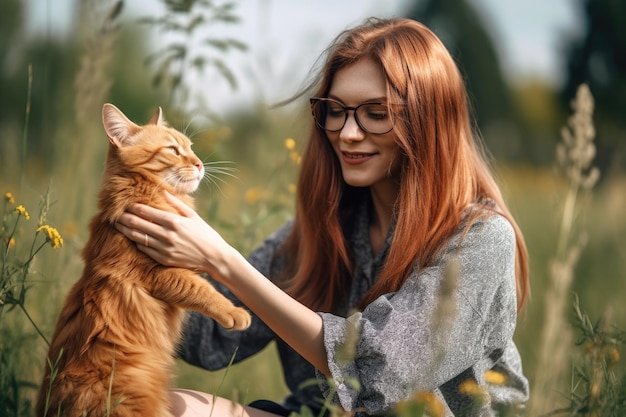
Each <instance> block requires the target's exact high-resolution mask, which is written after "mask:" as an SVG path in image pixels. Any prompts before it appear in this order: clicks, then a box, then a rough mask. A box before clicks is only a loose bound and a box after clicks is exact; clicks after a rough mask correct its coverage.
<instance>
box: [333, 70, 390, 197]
mask: <svg viewBox="0 0 626 417" xmlns="http://www.w3.org/2000/svg"><path fill="white" fill-rule="evenodd" d="M386 92H387V88H386V83H385V78H384V76H383V72H382V70H381V68H380V67H379V65H378V64H377V63H375V62H374V61H372V60H371V59H369V58H363V59H360V60H359V61H357V62H355V63H354V64H351V65H349V66H347V67H344V68H342V69H340V70H339V71H337V73H336V74H335V76H334V77H333V80H332V84H331V88H330V91H329V93H328V97H329V98H331V99H334V100H337V101H339V102H341V103H342V104H343V105H344V106H349V107H356V106H358V105H360V104H362V103H367V102H380V103H386V102H387V97H386ZM368 114H369V113H367V112H359V116H360V121H361V124H362V125H365V126H366V127H367V125H368V124H367V120H366V118H368V117H372V120H375V118H381V117H391V115H390V114H386V115H384V114H382V115H381V114H372V115H370V116H368ZM326 135H327V137H328V140H329V141H330V143H331V144H332V146H333V148H334V150H335V153H336V155H337V158H338V159H339V162H340V163H341V170H342V173H343V178H344V180H345V181H346V183H347V184H349V185H351V186H354V187H375V188H378V187H383V188H385V187H394V188H395V187H397V185H396V184H397V181H396V180H395V179H394V178H397V176H398V172H399V163H398V160H399V158H398V154H399V147H398V145H397V144H396V141H395V139H396V134H395V132H394V130H393V129H391V130H390V131H389V132H387V133H384V134H372V133H368V132H366V131H364V130H363V129H362V128H361V127H360V126H359V124H358V123H357V121H356V119H355V112H354V111H352V110H349V111H348V118H347V120H346V122H345V125H344V126H343V128H341V130H338V131H336V132H330V131H327V132H326ZM380 191H382V190H380Z"/></svg>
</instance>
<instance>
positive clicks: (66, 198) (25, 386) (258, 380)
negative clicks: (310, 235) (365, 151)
mask: <svg viewBox="0 0 626 417" xmlns="http://www.w3.org/2000/svg"><path fill="white" fill-rule="evenodd" d="M111 44H112V43H111V40H110V39H109V38H107V37H103V38H102V39H95V40H94V43H93V44H92V48H86V51H87V52H85V57H84V58H85V59H83V61H82V67H81V68H80V70H79V71H78V73H77V75H76V80H75V81H76V82H75V87H76V88H75V91H73V94H74V98H73V100H74V108H75V109H76V110H75V112H74V114H73V116H72V117H69V118H68V120H67V121H65V122H64V123H62V124H59V125H58V126H57V128H56V130H55V131H51V132H49V137H48V139H49V140H50V142H51V143H52V145H53V152H51V153H50V155H47V156H46V158H48V159H47V160H42V159H37V158H32V159H29V158H26V157H25V155H26V154H27V152H26V150H27V148H28V146H29V145H28V143H29V140H28V139H29V132H28V116H29V107H28V106H27V107H26V109H25V120H26V122H24V125H23V126H22V128H21V130H17V131H16V130H8V129H6V130H3V131H2V132H0V133H1V134H2V136H3V141H4V143H5V144H9V145H5V147H4V148H3V149H4V152H6V154H5V155H3V158H2V159H3V161H4V165H3V166H2V167H0V172H1V174H2V176H1V177H0V198H2V202H1V203H0V210H2V211H1V213H2V226H1V227H2V228H1V229H0V237H1V240H0V247H1V250H2V259H1V261H2V276H1V281H0V417H4V416H12V417H13V416H15V417H18V416H20V417H21V416H29V415H31V414H32V408H31V407H32V401H33V398H34V396H35V394H36V392H37V389H38V384H39V381H40V378H41V374H42V371H43V368H44V366H46V360H45V353H46V350H47V339H48V338H49V337H50V336H51V333H52V330H53V326H54V323H55V321H56V316H57V313H58V311H59V309H60V307H61V304H62V302H63V300H64V297H65V295H66V294H67V292H68V291H69V288H70V287H71V285H72V284H73V283H74V282H75V280H76V279H78V277H79V276H80V274H81V271H82V259H81V257H80V251H81V249H82V247H83V245H84V243H85V241H86V239H87V224H88V222H89V220H90V218H91V216H93V214H95V211H96V194H97V190H98V187H99V185H100V176H101V174H102V168H103V164H104V155H105V151H106V147H107V143H108V142H107V140H106V136H105V135H104V132H103V130H102V126H101V122H100V120H101V119H100V109H101V107H102V104H103V103H104V102H106V101H109V100H110V99H111V98H110V96H109V90H108V89H107V87H106V86H108V85H110V84H107V83H108V81H110V80H109V79H108V77H109V76H108V75H107V74H105V72H104V70H103V69H102V68H106V64H107V60H109V61H110V60H111V59H113V58H112V54H111V53H109V52H110V48H111ZM94 46H95V47H94ZM89 51H92V52H89ZM107 51H108V52H107ZM90 53H91V54H93V55H90ZM104 81H106V82H104ZM182 95H183V96H184V95H185V94H184V93H183V94H182ZM586 99H587V100H591V98H590V97H587V98H586ZM588 105H589V101H588V102H587V106H588ZM120 107H123V106H121V105H120ZM583 107H584V106H583ZM591 108H593V106H591ZM586 109H587V110H589V108H588V107H586ZM164 110H165V117H166V119H168V120H169V121H170V123H171V124H172V125H173V126H174V127H176V128H179V129H181V130H184V131H187V132H188V133H189V134H190V135H191V136H192V139H193V141H194V143H195V150H196V152H197V153H198V155H199V156H200V157H201V159H203V160H204V161H205V162H216V163H222V164H227V165H228V166H230V167H233V168H235V169H236V173H235V176H234V177H229V176H223V177H219V178H218V179H217V180H216V181H215V183H213V184H209V185H206V186H204V187H203V188H202V189H201V190H200V191H199V192H198V193H197V195H196V199H197V202H198V207H199V210H198V211H199V213H200V214H201V215H202V216H203V217H204V218H205V219H207V221H209V222H210V223H211V224H212V225H213V226H214V227H215V228H216V229H217V230H218V231H219V232H220V233H221V234H222V235H223V236H224V237H225V238H226V240H227V241H229V242H231V244H233V245H234V246H235V247H237V248H238V249H239V250H240V251H242V252H243V253H247V252H249V251H251V250H252V249H253V248H254V247H255V246H256V245H257V244H259V243H260V242H261V240H262V239H263V238H264V237H265V236H267V235H268V234H270V233H272V232H273V231H274V230H275V229H276V228H277V227H278V226H279V225H280V224H282V223H283V222H284V221H285V220H287V219H289V218H290V217H291V215H292V213H293V196H294V187H295V186H294V184H295V180H296V175H297V168H298V158H299V152H300V151H301V148H302V146H303V141H304V139H305V137H306V128H305V127H304V126H307V125H308V111H307V109H306V103H295V106H288V107H285V108H279V109H274V110H268V109H265V108H259V107H257V108H255V109H254V111H253V113H254V115H253V116H250V115H241V114H239V115H232V116H230V117H227V118H225V119H224V120H222V121H220V122H219V123H218V122H215V123H211V124H208V125H207V124H205V125H199V126H198V125H196V124H194V123H192V120H193V118H192V117H191V116H190V115H189V114H186V113H185V112H181V111H179V110H177V109H176V108H175V106H171V107H167V106H165V108H164ZM578 110H579V111H578V112H575V111H574V110H573V111H572V114H573V115H574V116H575V115H576V114H578V118H576V117H572V118H570V119H567V118H564V119H563V121H562V124H563V125H564V126H567V127H568V128H567V129H566V131H567V132H569V136H568V134H564V135H563V136H562V137H561V138H556V139H557V140H555V142H556V141H559V143H560V145H559V146H561V147H565V148H566V152H564V154H565V156H564V155H563V152H558V151H557V149H554V160H555V164H554V166H540V167H539V166H532V165H527V164H522V163H516V164H512V163H505V162H503V161H497V160H496V161H494V162H493V168H494V171H495V173H496V176H497V178H498V181H499V183H500V185H501V187H502V190H503V193H504V194H505V198H506V200H507V201H508V202H509V204H510V208H511V210H512V212H513V214H514V215H515V216H516V218H517V219H518V222H519V225H520V227H521V229H522V231H523V233H524V235H525V238H526V243H527V246H528V250H529V256H530V269H531V287H532V297H531V300H530V302H529V304H528V305H527V307H526V309H525V310H524V311H523V312H522V313H521V314H520V316H519V322H518V329H517V332H516V335H515V341H516V343H517V344H518V347H519V348H520V352H521V355H522V359H523V363H524V370H525V373H526V375H527V376H528V378H529V380H530V384H531V393H532V397H531V403H530V405H529V409H528V411H527V413H526V415H527V416H529V417H537V416H542V415H546V416H547V415H564V416H596V417H605V416H609V417H610V416H615V417H623V416H624V415H626V382H625V381H626V380H625V379H624V378H625V375H626V372H625V366H624V362H623V361H620V355H621V354H622V353H623V344H624V340H625V339H626V336H625V333H624V329H626V308H624V307H623V298H624V294H626V281H625V280H624V277H623V271H626V216H624V213H625V212H626V193H625V192H624V190H625V189H626V176H625V175H624V174H623V173H622V172H619V171H615V172H602V173H600V175H599V181H592V180H595V179H596V178H594V177H595V176H596V174H595V171H594V169H593V152H591V153H590V151H589V149H590V147H591V148H593V135H589V127H590V126H591V127H592V121H593V119H592V112H591V113H589V111H587V113H585V112H584V111H582V112H581V111H580V110H581V109H580V108H579V109H578ZM153 111H154V109H153V108H152V109H150V110H149V111H147V112H146V114H145V116H144V120H147V119H148V118H149V115H150V114H151V113H152V112H153ZM583 113H585V114H583ZM581 118H582V120H581ZM144 120H137V122H139V123H142V122H143V121H144ZM580 123H582V126H581V124H580ZM558 135H559V134H558V132H555V136H558ZM567 137H570V139H576V138H578V139H580V141H579V142H580V143H579V142H577V141H576V140H568V139H567ZM576 146H579V148H577V147H576ZM558 155H560V156H558ZM564 158H565V159H564ZM46 166H51V167H52V168H51V169H46V168H44V167H46ZM559 167H560V169H557V168H559ZM61 239H62V240H61ZM177 375H178V376H177V380H176V385H177V386H179V387H185V388H194V389H199V390H203V391H206V392H211V393H216V394H219V395H223V396H226V397H229V398H234V399H237V400H239V401H244V402H248V401H252V400H255V399H259V398H265V399H273V400H280V399H281V398H282V397H283V396H284V395H285V394H286V392H287V391H286V387H285V385H284V382H283V380H282V376H281V371H280V365H279V362H278V359H277V355H276V351H275V349H274V347H273V346H271V345H270V346H269V347H268V348H267V349H266V350H265V351H264V352H262V353H261V354H260V355H258V356H257V357H254V358H251V359H248V360H246V361H244V362H242V363H239V364H235V365H233V366H231V367H229V368H228V369H225V370H222V371H218V372H207V371H203V370H199V369H196V368H193V367H191V366H189V365H186V364H184V363H182V362H179V363H178V366H177ZM480 394H481V393H480V392H478V393H476V395H478V396H480ZM429 401H431V399H429V397H427V396H424V395H421V396H420V395H416V398H415V399H414V404H413V405H415V407H405V408H403V409H401V410H398V413H399V414H401V415H405V416H409V415H410V416H412V417H413V416H415V417H418V416H421V415H428V416H437V415H438V414H437V413H438V411H437V408H436V406H435V405H433V404H432V403H429ZM502 415H512V414H506V410H503V412H502Z"/></svg>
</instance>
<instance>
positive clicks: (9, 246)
mask: <svg viewBox="0 0 626 417" xmlns="http://www.w3.org/2000/svg"><path fill="white" fill-rule="evenodd" d="M7 239H8V238H5V242H6V244H7V248H8V249H12V248H14V247H15V238H13V237H12V238H11V239H8V240H9V241H8V242H7Z"/></svg>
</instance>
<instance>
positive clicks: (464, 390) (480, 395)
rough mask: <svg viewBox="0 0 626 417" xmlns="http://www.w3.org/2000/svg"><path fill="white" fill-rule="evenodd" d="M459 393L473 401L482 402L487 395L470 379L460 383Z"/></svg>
mask: <svg viewBox="0 0 626 417" xmlns="http://www.w3.org/2000/svg"><path fill="white" fill-rule="evenodd" d="M459 392H460V393H461V394H465V395H469V396H470V397H472V398H474V400H480V401H484V400H485V399H486V395H487V393H486V392H485V390H483V389H482V388H481V387H480V386H479V385H478V384H477V383H476V381H473V380H471V379H468V380H465V381H463V382H461V384H460V385H459Z"/></svg>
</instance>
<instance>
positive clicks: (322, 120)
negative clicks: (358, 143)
mask: <svg viewBox="0 0 626 417" xmlns="http://www.w3.org/2000/svg"><path fill="white" fill-rule="evenodd" d="M310 101H311V111H312V113H313V118H314V119H315V124H316V125H317V126H318V127H319V128H320V129H324V130H326V131H328V132H338V131H340V130H341V129H343V127H344V126H345V124H346V121H347V120H348V112H349V111H354V120H356V123H357V124H358V125H359V127H360V128H361V129H362V130H363V131H365V132H368V133H372V134H374V135H382V134H385V133H387V132H390V131H391V129H393V117H392V115H391V112H390V111H389V107H388V106H387V104H383V103H372V102H367V103H361V104H359V105H358V106H356V107H350V106H344V105H343V103H341V102H339V101H337V100H333V99H332V98H320V97H313V98H311V100H310Z"/></svg>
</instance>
